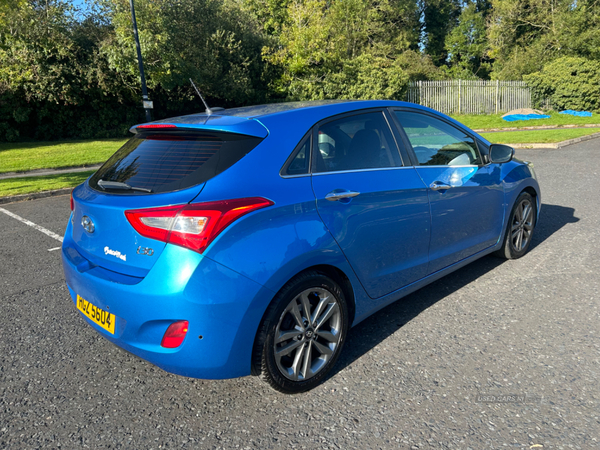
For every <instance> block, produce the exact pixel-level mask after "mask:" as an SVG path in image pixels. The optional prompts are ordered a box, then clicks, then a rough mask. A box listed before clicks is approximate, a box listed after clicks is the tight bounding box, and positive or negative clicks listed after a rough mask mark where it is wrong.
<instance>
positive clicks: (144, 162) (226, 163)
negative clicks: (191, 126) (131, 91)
mask: <svg viewBox="0 0 600 450" xmlns="http://www.w3.org/2000/svg"><path fill="white" fill-rule="evenodd" d="M261 141H262V139H261V138H257V137H252V136H244V135H239V134H232V133H221V132H210V133H206V132H204V133H189V132H187V133H183V132H177V133H175V132H173V133H164V132H162V133H143V134H137V135H136V136H134V137H133V138H131V139H130V140H129V141H127V143H126V144H125V145H123V147H121V148H120V149H119V150H118V151H117V152H116V153H115V154H114V155H113V156H111V157H110V159H109V160H108V161H107V162H106V163H105V164H104V165H103V166H102V167H101V168H100V169H99V170H98V171H97V172H96V173H95V174H94V175H93V176H92V178H91V179H90V186H91V187H92V188H93V189H95V190H97V191H107V192H110V193H114V194H119V193H121V194H132V193H144V192H151V193H153V194H158V193H163V192H171V191H178V190H181V189H185V188H188V187H191V186H195V185H197V184H200V183H204V182H205V181H208V180H210V179H211V178H213V177H214V176H216V175H218V174H219V173H221V172H223V171H224V170H226V169H228V168H229V167H231V166H232V165H233V164H235V163H236V162H238V161H239V160H240V159H241V158H243V157H244V155H246V154H247V153H249V152H250V151H251V150H252V149H253V148H254V147H256V146H257V145H258V144H259V143H260V142H261ZM118 184H121V186H117V185H118ZM107 186H108V187H107ZM127 186H131V187H132V188H133V190H129V189H128V188H127Z"/></svg>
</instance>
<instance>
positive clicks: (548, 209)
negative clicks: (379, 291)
mask: <svg viewBox="0 0 600 450" xmlns="http://www.w3.org/2000/svg"><path fill="white" fill-rule="evenodd" d="M578 221H579V219H578V218H577V217H575V209H574V208H569V207H564V206H559V205H548V204H542V209H541V211H540V217H539V226H538V227H536V229H535V233H534V237H533V240H532V243H531V249H534V248H535V247H537V246H538V245H540V244H541V243H543V242H544V241H545V240H546V239H548V238H549V237H550V236H552V235H553V234H554V233H556V232H557V231H559V230H560V229H561V228H563V227H564V226H565V225H567V224H570V223H575V222H578ZM504 262H505V260H503V259H500V258H497V257H495V256H492V255H489V256H485V257H483V258H481V259H479V260H477V262H476V264H469V265H468V266H465V267H463V268H461V269H459V270H457V271H456V272H453V273H451V274H449V275H446V276H445V277H443V278H441V279H440V280H438V281H435V282H433V283H432V284H430V285H428V286H425V287H424V288H421V289H419V290H418V291H416V292H414V293H412V294H410V295H408V296H406V297H404V298H402V299H400V300H399V301H397V302H395V303H392V304H391V305H389V306H387V307H385V308H384V309H382V310H381V311H379V312H377V313H375V314H374V315H372V316H371V317H369V318H368V319H366V320H364V321H363V322H361V323H360V324H358V325H357V326H356V327H354V328H352V329H351V330H350V332H349V333H348V339H347V342H346V345H345V346H344V351H343V352H342V354H341V355H340V359H339V360H338V362H337V364H336V366H335V368H334V369H333V370H332V372H331V373H330V374H329V375H328V377H327V378H330V377H332V376H334V375H335V374H336V373H337V372H339V371H341V370H342V369H344V368H346V367H347V366H349V365H350V364H352V363H353V362H354V361H356V360H357V359H358V358H360V357H361V356H362V355H364V354H365V353H367V352H368V351H369V350H371V349H372V348H374V347H376V346H377V345H378V344H379V343H381V342H383V341H384V340H385V339H387V338H388V337H389V336H391V335H392V334H394V333H395V332H396V331H398V330H399V329H400V328H401V327H402V326H404V325H405V324H406V323H408V322H410V321H411V320H412V319H414V318H415V317H417V316H418V315H419V314H421V313H422V312H423V311H425V310H426V309H427V308H429V307H430V306H432V305H434V304H435V303H437V302H438V301H440V300H443V299H444V298H445V297H447V296H448V295H450V294H452V293H453V292H455V291H457V290H459V289H461V288H463V287H464V286H466V285H468V284H469V283H471V282H473V281H475V280H476V279H477V278H479V277H481V276H482V275H484V274H486V273H488V272H490V271H491V270H493V269H495V268H496V267H498V266H499V265H501V264H503V263H504Z"/></svg>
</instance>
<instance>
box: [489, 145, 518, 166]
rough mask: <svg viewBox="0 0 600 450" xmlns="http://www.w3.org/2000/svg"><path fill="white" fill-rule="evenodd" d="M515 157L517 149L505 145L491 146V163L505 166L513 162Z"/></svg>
mask: <svg viewBox="0 0 600 450" xmlns="http://www.w3.org/2000/svg"><path fill="white" fill-rule="evenodd" d="M513 156H515V149H514V148H512V147H509V146H508V145H504V144H492V145H490V162H491V163H492V164H503V163H507V162H509V161H511V160H512V159H513Z"/></svg>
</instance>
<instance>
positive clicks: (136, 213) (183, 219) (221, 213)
mask: <svg viewBox="0 0 600 450" xmlns="http://www.w3.org/2000/svg"><path fill="white" fill-rule="evenodd" d="M271 205H273V202H272V201H271V200H267V199H265V198H261V197H250V198H240V199H235V200H223V201H218V202H207V203H196V204H190V205H178V206H167V207H164V208H150V209H137V210H131V211H125V216H126V217H127V220H129V223H131V225H132V226H133V228H135V230H136V231H137V232H138V233H140V234H141V235H142V236H145V237H147V238H151V239H157V240H159V241H163V242H168V243H170V244H176V245H180V246H182V247H186V248H189V249H191V250H194V251H196V252H198V253H202V252H203V251H204V250H205V249H206V247H208V246H209V244H210V243H211V242H212V241H213V240H214V239H215V238H216V237H217V236H218V235H219V233H221V231H223V230H224V229H225V228H227V227H228V226H229V225H230V224H231V223H233V222H234V221H236V220H237V219H239V218H240V217H242V216H244V215H246V214H248V213H250V212H252V211H256V210H257V209H261V208H265V207H267V206H271Z"/></svg>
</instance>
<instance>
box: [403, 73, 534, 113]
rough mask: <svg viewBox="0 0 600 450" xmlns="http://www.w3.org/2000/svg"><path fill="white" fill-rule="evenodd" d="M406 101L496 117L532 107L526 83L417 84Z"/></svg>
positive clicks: (419, 82)
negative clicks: (513, 110)
mask: <svg viewBox="0 0 600 450" xmlns="http://www.w3.org/2000/svg"><path fill="white" fill-rule="evenodd" d="M407 100H408V101H409V102H413V103H419V104H421V105H424V106H428V107H430V108H433V109H436V110H438V111H441V112H443V113H445V114H452V113H459V114H494V113H496V114H497V113H503V112H507V111H510V110H512V109H517V108H531V91H530V90H529V88H528V87H527V84H526V83H525V82H524V81H498V80H496V81H483V80H476V81H472V80H451V81H414V82H411V83H410V84H409V86H408V93H407Z"/></svg>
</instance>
